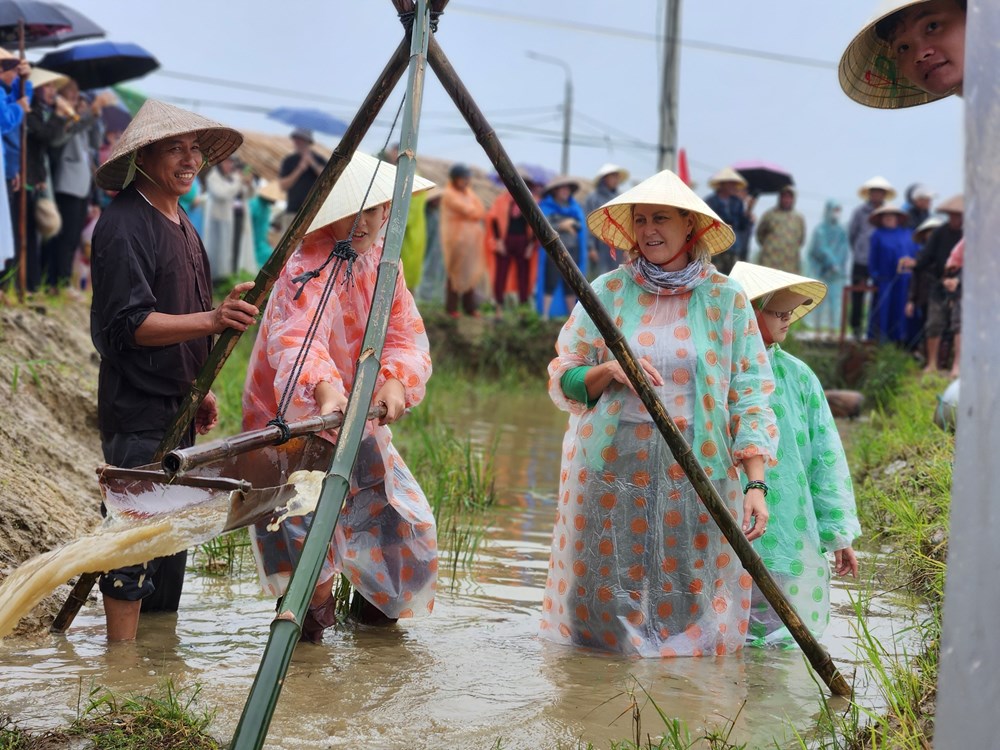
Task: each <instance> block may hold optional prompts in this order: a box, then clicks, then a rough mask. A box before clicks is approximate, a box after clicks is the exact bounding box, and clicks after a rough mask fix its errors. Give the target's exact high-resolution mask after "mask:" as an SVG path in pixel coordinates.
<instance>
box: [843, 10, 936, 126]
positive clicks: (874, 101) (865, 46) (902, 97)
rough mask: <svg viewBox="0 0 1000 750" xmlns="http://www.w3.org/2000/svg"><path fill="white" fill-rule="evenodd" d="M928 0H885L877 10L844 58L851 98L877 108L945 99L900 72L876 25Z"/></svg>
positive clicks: (848, 46) (847, 91)
mask: <svg viewBox="0 0 1000 750" xmlns="http://www.w3.org/2000/svg"><path fill="white" fill-rule="evenodd" d="M925 2H927V0H881V1H880V2H879V4H878V7H877V8H876V9H875V13H874V14H873V15H872V17H871V18H870V19H869V21H868V23H866V24H865V25H864V26H863V27H862V29H861V31H859V32H858V34H857V36H855V37H854V39H853V40H852V41H851V43H850V44H848V45H847V49H846V50H844V54H843V56H842V57H841V58H840V66H839V70H838V77H839V78H840V87H841V88H842V89H843V90H844V93H845V94H847V95H848V96H849V97H851V99H853V100H854V101H856V102H858V103H859V104H864V105H865V106H867V107H875V108H877V109H901V108H903V107H913V106H916V105H918V104H926V103H928V102H933V101H937V100H938V99H943V98H944V97H946V96H950V94H951V92H949V93H948V94H941V95H937V94H929V93H928V92H926V91H924V90H923V89H921V88H919V87H917V86H915V85H914V84H913V82H912V81H910V80H909V79H908V78H906V77H905V76H903V75H901V74H900V73H899V68H898V66H897V64H896V61H895V55H893V52H892V48H891V47H890V46H889V43H888V42H887V41H885V40H884V39H880V38H879V37H878V35H877V34H876V33H875V25H876V24H877V23H879V21H882V20H883V19H885V18H888V17H889V16H891V15H892V14H893V13H896V12H897V11H900V10H903V9H904V8H909V7H911V6H913V5H922V4H923V3H925Z"/></svg>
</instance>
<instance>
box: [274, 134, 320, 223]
mask: <svg viewBox="0 0 1000 750" xmlns="http://www.w3.org/2000/svg"><path fill="white" fill-rule="evenodd" d="M291 137H292V143H294V144H295V151H294V153H291V154H289V155H288V156H286V157H285V158H284V159H282V160H281V169H280V170H279V172H278V184H279V185H281V189H282V190H284V191H285V193H286V194H287V205H286V206H285V215H284V216H282V221H281V231H282V232H284V231H285V230H286V229H287V228H288V224H289V223H290V222H291V220H292V217H294V216H295V214H297V213H298V212H299V209H300V208H302V204H303V203H305V202H306V196H307V195H309V190H310V188H312V186H313V183H314V182H316V178H317V177H319V173H320V172H322V171H323V166H324V165H325V164H326V161H325V160H324V159H323V157H322V156H320V155H319V154H317V153H316V152H315V151H313V150H312V145H313V142H314V141H313V134H312V131H311V130H306V129H305V128H296V129H295V130H293V131H292V136H291Z"/></svg>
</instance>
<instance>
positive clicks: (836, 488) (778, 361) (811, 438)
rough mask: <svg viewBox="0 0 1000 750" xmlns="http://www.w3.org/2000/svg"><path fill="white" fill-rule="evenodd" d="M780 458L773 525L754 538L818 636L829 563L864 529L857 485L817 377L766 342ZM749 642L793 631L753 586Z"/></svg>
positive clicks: (778, 642)
mask: <svg viewBox="0 0 1000 750" xmlns="http://www.w3.org/2000/svg"><path fill="white" fill-rule="evenodd" d="M768 357H769V358H770V360H771V367H772V369H773V371H774V380H775V390H774V393H773V394H772V395H771V409H772V410H773V411H774V414H775V416H776V417H777V422H778V463H777V466H774V467H771V468H769V469H768V470H767V474H766V478H767V484H768V487H769V492H768V495H767V506H768V512H769V514H770V518H769V519H768V522H767V533H766V534H765V535H764V536H763V537H761V538H760V539H758V540H757V541H755V542H754V543H753V544H754V549H756V550H757V552H758V553H759V554H760V556H761V558H762V559H763V561H764V564H765V565H766V566H767V568H768V570H770V571H771V574H772V575H773V576H774V577H775V579H776V580H777V582H778V584H779V585H780V586H781V588H782V590H783V591H784V592H785V595H786V596H787V597H788V599H789V600H790V601H791V603H792V605H793V606H794V607H795V610H796V612H798V614H799V617H801V618H802V621H803V622H805V623H806V625H807V626H808V627H809V629H810V630H811V631H812V632H813V634H814V635H815V636H816V637H819V636H821V635H822V634H823V631H824V630H825V629H826V626H827V624H828V623H829V621H830V563H829V559H828V557H829V555H830V553H832V552H834V551H835V550H839V549H844V548H845V547H850V546H851V545H852V544H853V543H854V540H855V539H857V538H858V537H859V536H860V535H861V526H860V524H859V523H858V514H857V507H856V505H855V501H854V488H853V486H852V484H851V474H850V470H849V469H848V466H847V457H846V456H845V455H844V448H843V445H842V444H841V442H840V435H839V433H838V432H837V425H836V423H835V422H834V419H833V415H832V414H831V413H830V407H829V405H828V404H827V401H826V396H825V395H824V393H823V387H822V386H821V385H820V382H819V379H818V378H817V377H816V375H815V374H814V373H813V371H812V370H810V369H809V366H808V365H806V364H805V363H804V362H802V361H801V360H799V359H797V358H795V357H793V356H792V355H790V354H788V353H787V352H785V351H783V350H782V349H781V348H780V347H779V346H778V345H776V344H775V345H773V346H771V347H770V348H769V349H768ZM751 601H752V603H751V611H750V630H749V633H748V635H747V639H748V642H749V645H751V646H756V647H766V646H774V647H791V646H794V645H795V643H794V641H793V640H792V637H791V634H790V633H789V632H788V630H787V629H786V628H785V627H784V625H783V624H782V623H781V620H780V619H779V618H778V616H777V615H776V614H775V613H774V611H773V610H772V609H771V607H770V605H769V604H768V603H767V601H766V600H765V599H764V597H763V596H762V595H761V593H760V592H759V591H758V590H757V587H756V586H754V590H753V595H752V600H751Z"/></svg>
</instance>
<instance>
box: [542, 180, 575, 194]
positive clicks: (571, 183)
mask: <svg viewBox="0 0 1000 750" xmlns="http://www.w3.org/2000/svg"><path fill="white" fill-rule="evenodd" d="M561 187H568V188H569V189H570V192H571V193H575V192H576V191H577V190H579V189H580V181H579V180H574V179H573V178H572V177H556V178H554V179H552V180H551V181H549V183H548V184H547V185H546V186H545V188H544V189H543V194H544V195H548V194H549V193H551V192H552V191H553V190H556V189H558V188H561Z"/></svg>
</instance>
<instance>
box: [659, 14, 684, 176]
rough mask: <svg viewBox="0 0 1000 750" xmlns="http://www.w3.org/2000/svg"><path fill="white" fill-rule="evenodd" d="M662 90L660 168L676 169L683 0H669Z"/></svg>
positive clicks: (666, 17) (665, 22)
mask: <svg viewBox="0 0 1000 750" xmlns="http://www.w3.org/2000/svg"><path fill="white" fill-rule="evenodd" d="M663 20H664V24H665V26H664V38H663V42H664V48H663V79H662V81H661V87H662V88H661V91H660V147H659V169H660V170H661V171H662V170H664V169H669V170H671V171H676V170H677V103H678V100H679V98H680V85H681V63H680V34H681V0H667V7H666V13H665V14H664V19H663Z"/></svg>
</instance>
